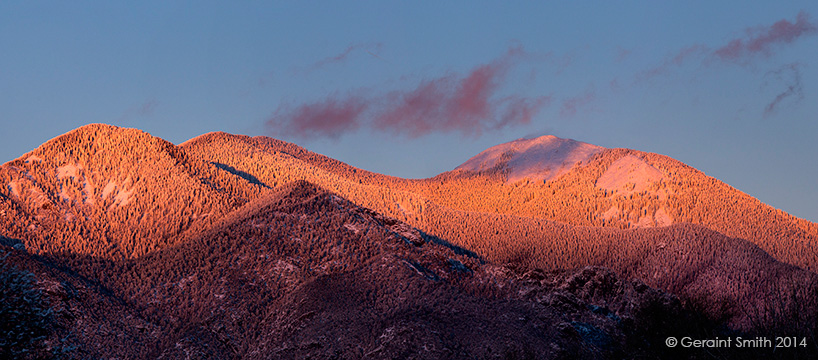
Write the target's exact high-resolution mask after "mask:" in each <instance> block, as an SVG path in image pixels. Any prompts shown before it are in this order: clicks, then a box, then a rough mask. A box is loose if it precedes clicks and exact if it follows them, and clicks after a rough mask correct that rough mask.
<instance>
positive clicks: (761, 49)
mask: <svg viewBox="0 0 818 360" xmlns="http://www.w3.org/2000/svg"><path fill="white" fill-rule="evenodd" d="M816 32H818V26H816V24H814V23H812V22H810V20H809V16H808V15H807V13H806V12H804V11H801V12H799V13H798V15H796V20H795V22H794V23H792V22H790V21H788V20H786V19H782V20H779V21H777V22H775V23H774V24H772V25H770V26H760V27H756V28H752V29H748V30H747V31H746V33H747V36H745V37H742V38H735V39H732V40H730V41H728V42H727V43H726V44H725V45H722V46H721V47H719V48H717V49H716V50H713V49H711V48H710V47H708V46H706V45H703V44H695V45H691V46H687V47H685V48H682V49H681V50H679V51H678V52H677V53H676V54H674V55H673V56H670V57H668V58H666V59H665V60H664V62H663V63H662V64H661V65H659V66H657V67H654V68H651V69H648V70H645V71H643V72H641V73H639V74H637V75H636V81H640V80H646V79H650V78H653V77H655V76H658V75H661V74H664V73H666V72H668V71H669V70H670V69H671V68H676V67H679V66H682V65H683V64H684V63H686V62H688V61H690V60H693V59H698V60H699V61H704V63H705V64H707V63H708V62H709V61H707V60H719V61H724V62H734V63H739V64H747V63H749V62H750V61H751V60H752V59H753V58H754V57H755V56H756V55H758V54H761V55H764V56H772V55H773V49H774V47H775V46H776V45H779V44H789V43H792V42H794V41H795V40H797V39H798V38H800V37H802V36H806V35H811V34H814V33H816Z"/></svg>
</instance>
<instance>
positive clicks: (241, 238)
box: [62, 182, 705, 359]
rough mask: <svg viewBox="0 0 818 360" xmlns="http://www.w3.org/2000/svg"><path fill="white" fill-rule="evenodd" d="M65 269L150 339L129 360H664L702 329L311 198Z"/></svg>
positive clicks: (284, 196) (668, 310)
mask: <svg viewBox="0 0 818 360" xmlns="http://www.w3.org/2000/svg"><path fill="white" fill-rule="evenodd" d="M62 260H63V261H65V262H66V263H68V264H70V266H71V267H72V268H77V269H81V270H80V271H81V272H83V273H84V274H85V275H83V276H87V277H88V278H92V279H96V280H97V281H99V282H100V283H101V285H102V286H103V287H105V288H107V289H111V290H112V292H113V296H116V297H117V298H121V299H123V300H124V301H125V302H127V303H128V304H132V306H133V307H134V309H135V310H136V312H137V313H138V314H139V316H140V317H143V318H145V319H148V320H149V321H151V322H152V323H155V324H157V325H156V326H158V329H160V331H157V332H154V333H153V334H152V335H147V334H146V335H145V338H143V339H139V340H140V341H142V342H144V343H147V344H150V345H151V346H152V347H151V348H149V349H147V352H146V353H142V354H141V355H140V354H138V353H134V352H130V351H129V350H127V349H124V350H121V351H122V352H119V351H120V350H115V351H112V353H111V354H112V355H113V354H116V355H120V356H124V357H132V356H136V357H140V356H145V354H148V356H149V357H156V358H179V357H186V356H193V357H210V358H244V359H254V358H265V359H271V358H272V359H279V358H280V359H292V358H308V357H309V358H403V357H421V358H438V359H459V358H494V357H501V358H527V357H533V358H563V357H566V356H580V357H585V358H616V357H621V356H624V354H643V355H645V356H660V355H663V354H664V355H666V352H667V349H666V348H664V347H663V346H662V342H661V341H662V339H659V338H657V337H656V335H655V334H656V333H657V332H658V331H660V329H665V328H667V327H668V324H670V323H671V322H673V321H675V320H677V319H680V318H681V319H687V320H688V321H689V322H688V324H690V326H681V327H679V328H677V329H674V330H673V331H674V334H676V333H678V334H682V333H683V332H684V331H687V332H689V333H695V332H696V331H699V330H698V329H696V326H702V325H703V324H705V323H701V322H697V320H696V319H697V316H696V314H695V313H692V312H690V311H687V310H684V309H683V308H682V306H681V303H680V302H679V301H678V300H677V299H675V298H674V297H673V296H671V295H668V294H666V293H663V292H661V291H658V290H654V289H650V288H648V287H647V286H645V285H644V284H642V283H640V282H638V281H626V280H622V279H620V278H618V277H617V276H616V275H615V274H614V273H612V272H610V271H609V270H605V269H602V268H584V269H581V270H578V271H575V272H574V271H569V272H559V273H546V272H534V273H525V274H524V273H516V272H514V271H511V270H509V269H507V268H504V267H499V266H496V265H491V264H487V263H485V262H484V261H483V260H481V259H480V258H478V257H475V256H474V255H470V253H469V251H466V250H464V249H460V248H457V247H454V246H451V245H448V244H446V243H445V242H443V241H442V240H440V239H436V238H434V237H430V236H428V235H426V234H424V233H422V232H420V231H418V230H417V229H414V228H412V227H410V226H408V225H407V224H405V223H401V222H399V221H397V220H395V219H391V218H388V217H385V216H382V215H380V214H378V213H376V212H373V211H371V210H367V209H364V208H360V207H358V206H355V205H354V204H352V203H350V202H349V201H346V200H344V199H343V198H341V197H339V196H337V195H334V194H332V193H329V192H327V191H325V190H322V189H319V188H316V187H315V186H313V185H312V184H309V183H306V182H295V183H289V184H285V185H283V186H280V187H279V188H277V189H276V190H274V191H272V192H270V193H268V194H266V195H264V196H262V197H261V198H259V199H258V200H256V201H253V202H251V203H249V204H247V205H245V206H244V207H242V208H241V209H238V210H236V211H234V212H233V213H232V214H230V215H228V216H227V217H226V218H225V220H224V221H221V222H219V223H218V224H214V226H213V227H212V228H211V229H209V230H207V231H204V232H203V233H202V234H201V235H200V236H199V237H196V238H191V239H188V241H185V242H184V243H180V244H178V245H173V246H170V247H167V248H164V249H162V250H159V251H156V252H152V253H150V254H147V255H145V256H142V257H139V258H137V259H132V260H119V261H110V260H104V259H98V258H97V259H91V258H87V257H73V258H66V259H62ZM662 331H664V330H662ZM160 334H161V335H160Z"/></svg>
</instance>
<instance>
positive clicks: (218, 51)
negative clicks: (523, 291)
mask: <svg viewBox="0 0 818 360" xmlns="http://www.w3.org/2000/svg"><path fill="white" fill-rule="evenodd" d="M0 84H1V85H0V119H2V122H3V127H2V136H0V162H5V161H8V160H12V159H14V158H16V157H18V156H20V155H22V154H23V153H25V152H27V151H29V150H31V149H33V148H35V147H37V146H38V145H39V144H41V143H43V142H45V141H47V140H48V139H50V138H53V137H55V136H57V135H59V134H62V133H65V132H67V131H69V130H71V129H74V128H77V127H79V126H82V125H85V124H88V123H97V122H100V123H108V124H113V125H117V126H124V127H135V128H139V129H142V130H145V131H147V132H149V133H151V134H153V135H155V136H159V137H162V138H165V139H167V140H169V141H172V142H174V143H177V144H178V143H181V142H183V141H185V140H187V139H190V138H192V137H195V136H197V135H200V134H203V133H206V132H210V131H226V132H230V133H237V134H246V135H266V136H272V137H275V138H279V139H282V140H285V141H290V142H294V143H296V144H299V145H301V146H304V147H306V148H307V149H309V150H312V151H316V152H319V153H322V154H325V155H328V156H330V157H333V158H336V159H339V160H341V161H344V162H347V163H349V164H351V165H353V166H357V167H360V168H363V169H367V170H371V171H375V172H379V173H384V174H388V175H394V176H401V177H408V178H423V177H430V176H434V175H436V174H438V173H441V172H444V171H448V170H451V169H453V168H455V167H456V166H457V165H459V164H461V163H463V162H465V161H466V160H467V159H469V158H470V157H471V156H473V155H476V154H477V153H479V152H480V151H482V150H484V149H486V148H488V147H490V146H493V145H496V144H499V143H503V142H507V141H511V140H514V139H517V138H521V137H533V136H539V135H546V134H553V135H556V136H559V137H565V138H572V139H576V140H579V141H584V142H588V143H592V144H596V145H600V146H604V147H626V148H632V149H636V150H642V151H650V152H655V153H660V154H664V155H668V156H671V157H673V158H675V159H678V160H680V161H683V162H685V163H686V164H688V165H691V166H693V167H695V168H697V169H699V170H701V171H704V172H705V173H706V174H708V175H710V176H714V177H716V178H718V179H720V180H722V181H724V182H726V183H727V184H730V185H732V186H734V187H736V188H738V189H739V190H741V191H744V192H746V193H748V194H750V195H752V196H754V197H757V198H758V199H760V200H761V201H763V202H765V203H767V204H770V205H772V206H774V207H776V208H779V209H782V210H784V211H787V212H789V213H791V214H793V215H796V216H798V217H801V218H806V219H809V220H811V221H818V188H816V186H815V185H816V181H815V179H818V160H816V156H818V140H816V138H818V101H817V100H818V88H816V87H818V3H816V2H815V1H801V2H798V1H793V2H787V3H786V4H781V3H776V2H767V3H763V2H753V3H752V4H747V3H746V2H724V3H719V4H713V3H712V2H684V3H679V4H669V5H668V4H665V3H657V2H618V3H612V2H599V3H592V2H583V3H580V4H574V3H572V4H561V3H560V4H531V3H526V4H516V3H515V4H511V5H509V4H506V3H502V2H480V3H479V4H477V3H476V2H468V3H466V2H462V3H447V4H438V3H431V2H429V3H423V4H417V3H397V2H388V3H387V2H376V1H372V2H355V4H354V5H350V4H348V3H346V2H344V3H342V2H297V3H291V4H287V5H270V4H255V3H242V4H224V3H221V4H218V3H208V2H150V1H146V2H138V3H130V2H89V3H85V2H71V3H65V2H38V1H28V2H0Z"/></svg>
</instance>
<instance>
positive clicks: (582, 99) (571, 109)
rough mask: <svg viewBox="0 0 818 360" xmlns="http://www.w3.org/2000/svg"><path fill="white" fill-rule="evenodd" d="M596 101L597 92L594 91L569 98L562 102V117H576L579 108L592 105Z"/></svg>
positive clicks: (587, 91)
mask: <svg viewBox="0 0 818 360" xmlns="http://www.w3.org/2000/svg"><path fill="white" fill-rule="evenodd" d="M594 99H596V92H595V91H594V90H593V89H590V90H586V91H585V92H584V93H582V94H580V95H577V96H574V97H571V98H567V99H565V100H563V102H562V106H561V107H560V115H562V116H574V115H576V113H577V110H578V109H579V108H581V107H583V106H585V105H588V104H590V103H591V102H592V101H594Z"/></svg>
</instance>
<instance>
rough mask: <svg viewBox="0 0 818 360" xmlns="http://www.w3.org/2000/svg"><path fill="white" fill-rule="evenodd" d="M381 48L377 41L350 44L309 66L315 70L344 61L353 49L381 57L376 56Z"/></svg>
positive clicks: (376, 56)
mask: <svg viewBox="0 0 818 360" xmlns="http://www.w3.org/2000/svg"><path fill="white" fill-rule="evenodd" d="M382 48H383V44H382V43H379V42H376V43H358V44H351V45H349V46H347V48H346V49H344V51H341V52H340V53H339V54H337V55H334V56H330V57H327V58H324V59H321V60H320V61H318V62H316V63H315V64H313V65H312V66H311V67H310V69H311V70H315V69H318V68H322V67H324V66H327V65H331V64H337V63H341V62H344V61H345V60H346V59H347V57H349V55H350V54H352V53H353V52H355V51H364V52H366V53H367V54H369V55H371V56H373V57H375V58H378V59H381V57H380V56H378V53H380V52H381V49H382ZM381 60H383V59H381Z"/></svg>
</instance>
